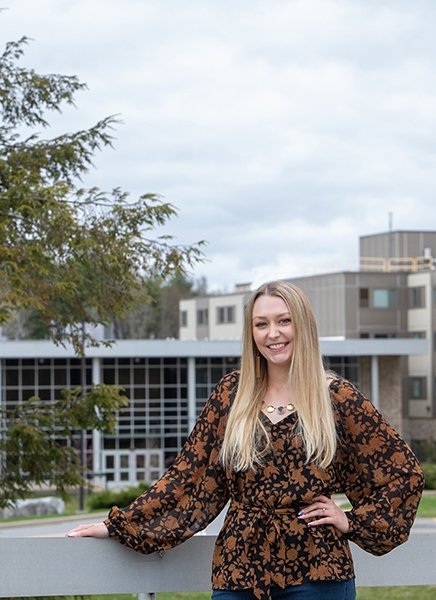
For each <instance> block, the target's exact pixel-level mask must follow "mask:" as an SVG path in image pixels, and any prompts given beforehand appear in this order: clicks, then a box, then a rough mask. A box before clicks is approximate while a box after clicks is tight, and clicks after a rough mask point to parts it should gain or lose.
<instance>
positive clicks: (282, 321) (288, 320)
mask: <svg viewBox="0 0 436 600" xmlns="http://www.w3.org/2000/svg"><path fill="white" fill-rule="evenodd" d="M290 322H291V319H281V321H280V324H281V325H289V323H290Z"/></svg>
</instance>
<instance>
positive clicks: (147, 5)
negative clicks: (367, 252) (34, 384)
mask: <svg viewBox="0 0 436 600" xmlns="http://www.w3.org/2000/svg"><path fill="white" fill-rule="evenodd" d="M435 17H436V4H435V3H434V2H432V0H417V1H416V2H410V1H409V0H286V1H284V0H268V1H266V0H263V1H262V0H251V1H248V0H232V1H230V0H224V1H223V2H212V1H204V0H186V2H180V1H179V0H125V1H123V2H121V1H120V0H110V1H108V0H104V1H103V0H93V2H88V1H86V0H68V1H59V0H56V1H55V0H14V1H13V2H12V3H11V5H10V8H9V10H8V11H7V12H4V13H3V14H2V15H1V16H0V18H1V19H2V21H3V24H4V27H3V28H2V30H3V31H4V32H5V31H7V38H5V37H4V36H5V34H4V33H3V38H4V40H6V39H17V38H18V37H20V36H21V35H23V34H26V35H28V36H29V37H32V38H35V41H34V42H32V44H31V45H30V46H29V48H28V52H27V53H26V56H25V59H24V63H25V64H27V65H31V66H34V67H35V68H37V69H38V70H40V71H42V72H44V71H51V72H61V73H75V74H77V75H78V76H79V78H80V79H81V80H83V81H86V82H87V83H88V86H89V91H88V92H85V93H81V94H79V95H78V97H77V105H78V109H77V110H70V109H68V110H66V111H65V112H64V114H63V115H61V116H60V117H59V118H57V117H55V118H54V119H53V122H54V124H55V126H54V128H53V130H54V131H58V130H60V129H61V128H64V129H66V130H74V129H76V128H81V127H88V126H90V125H91V124H93V123H94V122H95V121H96V120H98V119H100V118H102V117H103V116H106V115H108V114H114V113H120V114H121V118H122V120H123V123H124V124H123V125H120V126H119V127H118V128H117V130H116V132H115V136H116V140H115V150H106V151H104V152H103V153H102V154H101V155H98V156H97V157H96V159H95V164H96V167H97V169H96V170H95V171H92V172H90V174H89V178H88V183H89V184H90V185H91V184H98V185H100V186H101V187H103V188H105V189H110V188H112V187H114V186H118V185H121V186H122V187H123V188H124V189H126V190H130V191H131V192H132V193H133V194H139V193H142V192H149V191H151V192H156V193H160V194H162V195H164V196H165V199H166V200H168V201H169V202H171V203H173V204H175V205H176V206H177V207H178V208H179V217H178V218H177V219H176V220H175V221H174V222H173V223H171V224H170V226H169V231H170V232H171V233H174V234H176V235H177V236H178V238H179V239H180V240H181V241H183V242H191V241H196V240H198V239H202V238H206V239H208V240H209V244H208V246H207V248H206V255H207V258H208V262H206V263H205V264H204V265H200V266H199V267H198V269H197V270H196V272H195V274H196V275H200V274H201V275H203V274H204V275H206V277H207V279H208V280H209V283H210V285H211V287H212V288H217V287H220V288H222V289H232V288H233V284H234V283H236V282H238V281H245V280H248V281H259V279H261V278H263V277H265V278H267V279H270V278H271V277H279V276H283V277H286V276H291V275H298V274H303V273H308V272H320V271H322V270H324V269H325V270H334V268H338V269H342V268H350V267H349V264H350V263H351V264H354V265H357V252H358V236H359V235H364V234H365V235H366V234H369V233H373V232H380V231H383V230H386V229H387V227H388V222H389V213H390V212H392V213H393V222H394V227H395V228H398V229H410V228H417V229H418V228H424V229H436V219H435V212H434V210H433V209H432V205H433V197H434V195H435V184H436V182H435V175H434V173H435V172H436V170H435V160H436V146H435V139H436V76H435V75H434V73H435V72H436V70H435V60H436V58H435V57H436V39H435V36H434V31H433V23H434V18H435ZM335 265H336V267H335ZM269 274H271V276H270V275H269ZM259 282H260V281H259Z"/></svg>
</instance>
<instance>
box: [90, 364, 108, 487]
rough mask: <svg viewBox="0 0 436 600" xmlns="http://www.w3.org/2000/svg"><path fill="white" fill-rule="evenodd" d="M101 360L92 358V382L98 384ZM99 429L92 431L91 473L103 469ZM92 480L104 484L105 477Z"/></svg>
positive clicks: (100, 484)
mask: <svg viewBox="0 0 436 600" xmlns="http://www.w3.org/2000/svg"><path fill="white" fill-rule="evenodd" d="M100 363H101V361H100V359H99V358H93V359H92V384H93V385H98V384H99V383H101V364H100ZM102 435H103V434H102V433H101V431H97V430H96V429H94V431H93V432H92V471H93V473H101V472H102V471H103V464H102V454H101V438H102ZM92 479H93V482H94V483H95V484H96V485H99V486H102V487H103V486H104V485H105V483H106V479H105V477H103V476H99V475H97V476H93V478H92Z"/></svg>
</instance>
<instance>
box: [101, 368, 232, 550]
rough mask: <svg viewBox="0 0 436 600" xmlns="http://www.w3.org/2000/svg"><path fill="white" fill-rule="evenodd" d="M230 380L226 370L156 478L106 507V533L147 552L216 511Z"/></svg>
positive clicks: (221, 496)
mask: <svg viewBox="0 0 436 600" xmlns="http://www.w3.org/2000/svg"><path fill="white" fill-rule="evenodd" d="M234 382H235V379H234V377H233V376H232V375H231V374H230V375H226V376H225V377H224V378H223V379H222V380H221V381H220V382H219V383H218V384H217V386H216V388H215V390H214V391H213V392H212V394H211V396H210V397H209V400H208V401H207V402H206V404H205V406H204V408H203V410H202V412H201V414H200V416H199V418H198V420H197V422H196V425H195V427H194V429H193V430H192V432H191V434H190V436H189V437H188V439H187V440H186V442H185V444H184V446H183V449H182V450H181V451H180V453H179V454H178V456H177V458H176V459H175V461H174V463H173V464H172V465H171V467H170V468H169V469H168V470H167V472H166V473H165V474H164V475H163V476H162V477H161V479H159V480H158V481H157V482H156V483H155V484H154V485H153V486H152V487H151V488H150V489H149V490H148V491H147V492H145V493H144V494H143V495H142V496H140V497H139V498H137V499H136V500H135V501H134V502H132V504H130V505H129V506H126V507H125V508H123V509H119V508H118V507H116V506H115V507H113V508H112V509H111V511H110V512H109V515H108V518H107V520H106V521H105V524H106V526H107V528H108V530H109V535H110V536H114V537H116V538H118V540H119V541H120V542H121V543H122V544H125V545H127V546H129V547H131V548H133V549H134V550H136V551H138V552H142V553H144V554H149V553H151V552H155V551H162V550H166V549H168V548H171V547H173V546H176V545H177V544H180V543H182V542H183V541H185V540H186V539H188V538H189V537H191V536H192V535H194V534H195V533H197V532H198V531H201V530H202V529H204V528H205V527H206V526H207V525H208V524H209V523H210V522H212V521H213V519H214V518H215V517H216V516H217V515H218V514H219V513H220V512H221V510H222V509H223V508H224V506H225V505H226V503H227V500H228V489H227V484H226V477H225V471H224V469H223V467H222V466H221V465H220V462H219V451H220V447H221V442H222V438H223V435H224V427H225V422H226V419H227V412H228V406H229V401H230V397H231V394H232V389H233V386H234Z"/></svg>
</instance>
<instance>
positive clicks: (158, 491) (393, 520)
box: [105, 371, 424, 599]
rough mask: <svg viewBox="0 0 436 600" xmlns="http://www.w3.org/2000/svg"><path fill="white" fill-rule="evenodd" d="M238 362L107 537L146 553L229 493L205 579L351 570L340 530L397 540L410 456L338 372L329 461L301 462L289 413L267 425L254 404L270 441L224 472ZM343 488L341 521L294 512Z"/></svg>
mask: <svg viewBox="0 0 436 600" xmlns="http://www.w3.org/2000/svg"><path fill="white" fill-rule="evenodd" d="M238 379H239V373H238V372H237V371H235V372H233V373H230V374H228V375H226V376H225V377H223V379H222V380H221V381H220V382H219V383H218V384H217V386H216V388H215V390H214V391H213V393H212V394H211V396H210V398H209V400H208V401H207V403H206V404H205V406H204V408H203V411H202V413H201V415H200V416H199V418H198V420H197V423H196V425H195V427H194V429H193V431H192V432H191V434H190V436H189V438H188V439H187V441H186V443H185V445H184V447H183V449H182V450H181V452H180V453H179V455H178V457H177V458H176V460H175V462H174V463H173V464H172V466H171V467H170V468H169V469H168V471H167V472H166V473H165V474H164V475H163V477H162V478H161V479H159V481H157V482H156V483H155V484H154V485H153V486H152V487H151V488H150V489H149V490H148V491H147V492H145V493H144V494H143V495H142V496H140V497H139V498H137V499H136V500H135V501H134V502H133V503H132V504H130V505H129V506H127V507H125V508H123V509H122V510H120V509H119V508H118V507H113V508H112V509H111V511H110V513H109V516H108V519H107V520H106V521H105V524H106V526H107V528H108V530H109V534H110V536H114V537H116V538H118V540H119V541H120V542H121V543H122V544H125V545H127V546H129V547H131V548H133V549H134V550H137V551H139V552H143V553H145V554H148V553H151V552H156V551H165V550H167V549H168V548H171V547H173V546H175V545H177V544H180V543H181V542H183V541H185V540H186V539H188V538H189V537H191V536H192V535H194V534H195V533H197V532H198V531H200V530H202V529H203V528H205V527H206V526H207V525H208V524H209V523H210V522H211V521H212V520H213V519H214V518H215V517H216V516H217V515H218V514H219V513H220V512H221V510H222V509H223V508H224V507H225V505H226V504H227V502H228V501H230V504H229V508H228V511H227V515H226V518H225V521H224V525H223V527H222V530H221V532H220V534H219V535H218V538H217V540H216V545H215V551H214V555H213V564H212V587H213V589H225V590H239V589H247V588H251V589H253V590H254V594H255V596H256V597H257V598H259V599H263V598H270V587H271V586H280V587H284V586H288V585H298V584H302V583H307V582H310V581H327V580H330V581H332V580H334V581H343V580H348V579H350V578H352V577H353V576H354V571H353V563H352V557H351V553H350V549H349V544H348V541H349V540H351V541H353V542H355V543H356V544H358V545H359V546H360V547H361V548H363V549H364V550H367V551H368V552H371V553H372V554H376V555H381V554H384V553H386V552H389V551H390V550H392V549H393V548H395V547H396V546H398V545H399V544H401V543H403V542H405V541H406V540H407V538H408V535H409V532H410V529H411V527H412V524H413V521H414V518H415V514H416V510H417V507H418V503H419V500H420V496H421V492H422V488H423V483H424V482H423V475H422V471H421V469H420V467H419V464H418V462H417V460H416V458H415V456H414V454H413V453H412V451H411V450H410V448H409V447H408V446H407V444H406V443H405V442H404V441H403V440H402V439H401V437H400V436H399V435H398V434H397V432H396V431H395V430H394V429H393V428H392V427H391V426H390V425H389V424H388V423H387V421H386V420H385V419H384V418H383V416H381V414H380V413H379V412H378V411H377V410H376V409H375V408H374V406H373V405H372V404H371V403H370V402H369V401H368V400H367V399H366V398H364V397H363V396H362V394H361V393H360V392H359V391H358V390H357V389H356V388H355V387H354V386H353V385H352V384H351V383H349V382H348V381H346V380H344V379H335V380H333V381H332V382H331V383H330V392H331V398H332V402H333V405H334V412H335V417H336V422H337V432H338V450H337V453H336V458H335V461H334V462H333V463H332V464H331V465H330V466H329V467H328V468H327V469H321V468H319V467H317V466H315V465H314V464H310V463H309V464H306V463H305V453H304V447H303V443H302V440H301V437H300V436H299V435H298V434H297V432H296V424H297V419H298V416H297V413H292V414H289V415H288V416H287V417H285V418H284V419H282V420H281V421H279V422H278V423H275V424H272V423H271V422H270V421H269V419H268V418H267V417H266V416H265V415H263V413H261V418H262V419H263V421H264V423H265V425H266V426H267V428H268V431H269V435H270V439H271V452H270V454H269V456H268V457H267V458H266V460H265V463H264V465H263V466H262V467H259V468H258V469H257V471H256V472H253V471H245V472H234V471H233V470H231V469H225V468H223V467H222V466H221V464H220V461H219V451H220V447H221V443H222V439H223V435H224V430H225V425H226V420H227V415H228V412H229V408H230V406H231V402H232V399H233V398H234V395H235V392H236V388H237V385H238ZM338 492H342V493H345V494H346V495H347V497H348V499H349V501H350V503H351V505H352V509H351V510H350V511H349V512H347V516H348V519H349V524H350V528H349V531H348V533H347V534H343V533H341V532H340V531H339V530H337V529H336V528H335V527H334V526H333V525H323V526H313V527H309V526H308V525H307V524H306V523H305V522H304V521H302V520H300V519H298V512H299V511H300V510H301V509H302V508H303V507H304V506H306V505H307V504H310V503H311V502H312V500H313V499H314V498H315V497H316V496H319V495H321V494H322V495H326V496H331V495H332V494H334V493H338Z"/></svg>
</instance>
